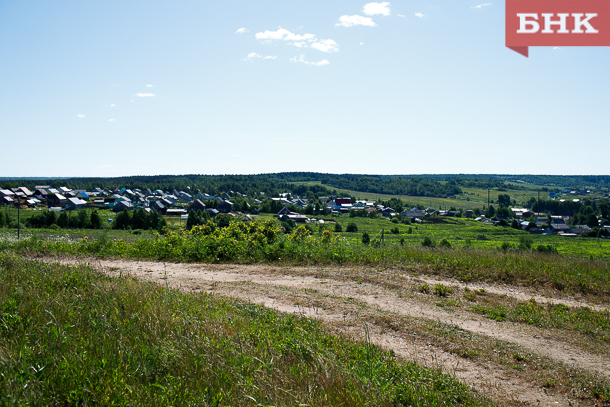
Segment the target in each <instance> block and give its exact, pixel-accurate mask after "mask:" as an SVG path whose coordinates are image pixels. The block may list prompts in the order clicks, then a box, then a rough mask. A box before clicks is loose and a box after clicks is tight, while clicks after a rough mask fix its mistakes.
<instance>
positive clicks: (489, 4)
mask: <svg viewBox="0 0 610 407" xmlns="http://www.w3.org/2000/svg"><path fill="white" fill-rule="evenodd" d="M492 4H493V3H485V4H479V5H478V6H474V7H470V8H478V9H479V10H480V9H482V8H483V7H485V6H491V5H492Z"/></svg>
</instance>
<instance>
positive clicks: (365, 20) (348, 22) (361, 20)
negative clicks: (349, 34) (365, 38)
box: [335, 15, 377, 27]
mask: <svg viewBox="0 0 610 407" xmlns="http://www.w3.org/2000/svg"><path fill="white" fill-rule="evenodd" d="M355 25H364V26H366V27H376V26H377V24H375V22H374V21H373V19H372V18H369V17H362V16H358V15H356V16H347V15H346V16H341V17H339V22H338V23H337V24H335V27H338V26H343V27H353V26H355Z"/></svg>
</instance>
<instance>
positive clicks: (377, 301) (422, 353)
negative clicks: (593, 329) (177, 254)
mask: <svg viewBox="0 0 610 407" xmlns="http://www.w3.org/2000/svg"><path fill="white" fill-rule="evenodd" d="M46 260H47V261H50V262H54V261H60V262H61V263H69V264H82V263H87V264H89V265H90V266H92V267H93V268H97V269H100V270H103V271H105V272H107V273H111V274H112V273H114V274H118V273H129V274H131V275H133V276H136V277H138V278H141V279H144V280H149V281H154V282H157V283H161V284H168V285H169V286H172V287H176V288H181V289H185V290H189V291H191V290H193V291H207V290H210V289H211V290H213V291H214V292H215V293H219V294H223V295H227V296H233V297H237V298H240V299H245V300H248V301H252V302H256V303H260V304H263V305H266V306H269V307H271V308H274V309H277V310H280V311H283V312H296V313H300V314H306V316H309V317H314V318H318V319H320V320H321V321H323V322H325V323H326V324H328V325H330V326H335V327H336V326H337V325H339V326H341V328H340V329H339V331H341V332H343V333H348V334H350V335H353V336H354V337H355V338H359V339H362V338H363V337H364V328H363V327H362V326H361V325H360V326H359V325H358V321H357V320H355V318H356V317H355V316H354V315H350V316H349V318H346V314H345V313H337V312H331V311H328V310H319V309H316V312H315V313H312V312H311V311H310V312H309V313H305V312H304V308H302V307H297V306H295V305H294V301H291V300H290V298H285V299H284V300H282V301H280V300H277V299H272V298H270V297H269V296H268V295H267V294H265V289H264V288H263V289H259V288H258V287H287V288H292V289H304V290H306V289H310V290H317V291H318V292H320V293H324V294H328V295H332V296H338V297H344V298H353V299H356V300H358V301H361V302H363V303H366V304H368V305H369V306H371V307H375V308H378V309H381V310H384V311H389V312H392V313H395V314H399V315H406V316H413V317H419V318H426V319H431V320H434V321H439V322H442V323H446V324H453V325H456V326H458V327H460V328H462V329H464V330H467V331H470V332H473V333H477V334H482V335H486V336H490V337H493V338H496V339H499V340H503V341H507V342H511V343H515V344H518V345H520V346H522V347H523V348H526V349H530V350H531V351H532V352H533V353H535V354H540V355H544V356H547V357H549V358H551V359H554V360H559V361H561V362H563V363H564V364H565V365H567V366H577V367H579V368H582V369H585V370H589V371H592V372H596V373H598V374H601V375H604V376H605V377H610V373H609V372H610V359H608V358H604V357H600V356H599V355H592V354H589V353H587V352H585V351H582V350H579V349H575V348H573V347H571V346H569V345H567V344H565V343H561V342H560V341H557V340H554V339H552V338H547V337H545V333H544V330H542V329H538V328H535V327H531V326H523V325H522V324H514V323H510V322H502V323H501V324H499V323H497V322H495V321H492V320H489V319H487V318H483V317H481V316H479V315H476V314H473V313H469V312H464V311H459V313H455V314H451V313H448V312H446V311H443V310H442V309H441V310H439V309H438V307H434V306H433V305H430V304H427V303H426V302H425V301H418V300H417V298H415V297H413V298H402V297H399V296H398V295H397V294H396V293H395V292H392V291H391V290H388V289H385V288H383V287H380V286H378V285H372V284H368V283H367V284H355V283H354V282H348V281H342V280H338V279H333V278H328V277H323V278H318V277H316V276H315V273H313V275H312V273H311V272H310V271H311V269H312V268H302V267H298V268H294V267H293V268H290V267H286V268H278V267H272V266H265V265H208V264H186V263H162V262H154V261H131V260H124V259H118V260H98V259H90V260H88V261H87V260H83V259H66V258H60V259H56V258H48V259H46ZM414 281H418V280H417V279H414ZM426 282H427V283H430V284H436V283H443V284H450V285H455V282H453V281H446V280H431V279H426ZM234 283H246V284H245V285H244V284H238V285H235V284H234ZM473 286H475V287H476V285H474V284H473V285H469V287H473ZM485 289H486V290H487V291H489V292H494V291H493V290H497V291H498V292H502V294H506V290H505V289H504V287H502V288H496V287H492V286H489V285H485ZM512 290H513V291H512V293H515V295H520V296H526V295H527V293H525V292H524V291H523V290H519V289H512ZM516 298H517V297H516ZM545 299H546V298H545ZM560 301H561V300H560ZM541 302H542V301H541ZM569 302H570V303H576V304H578V305H576V306H589V305H588V304H586V303H583V302H578V301H576V300H573V301H572V300H570V301H569ZM571 305H572V304H571ZM572 306H574V305H572ZM370 330H371V337H372V338H371V339H372V340H373V341H374V342H375V343H376V344H379V345H381V346H383V347H385V348H388V349H392V350H394V351H395V353H396V354H397V355H398V356H400V357H403V358H405V359H407V360H415V361H417V362H418V363H420V364H422V362H423V364H424V365H428V366H431V367H437V366H438V367H442V368H443V370H445V371H449V372H452V373H454V374H455V375H456V377H458V378H459V379H460V380H462V381H463V382H464V383H467V384H469V385H471V386H473V387H474V388H476V389H478V390H479V391H481V392H483V394H490V395H491V394H493V398H494V399H497V398H499V399H501V400H504V401H505V402H508V403H509V404H513V403H517V404H520V403H523V404H526V405H527V404H529V405H555V406H557V405H565V406H568V405H570V404H569V402H570V401H569V400H568V399H566V398H564V397H563V396H561V395H558V394H554V395H549V394H547V392H546V391H544V390H543V389H541V388H539V387H537V386H535V385H532V384H531V383H527V382H525V381H524V380H522V379H521V378H518V377H514V376H513V377H511V372H508V371H506V370H505V369H503V368H501V367H499V366H498V365H495V364H493V363H491V362H489V363H487V362H476V363H475V362H471V361H468V360H464V359H463V358H460V357H459V356H457V355H452V354H449V353H447V352H445V351H443V350H442V349H440V348H435V347H434V346H430V345H429V344H428V345H426V344H422V343H419V342H418V341H417V340H408V339H405V338H404V337H401V336H400V335H395V334H391V333H387V332H385V330H384V329H383V328H381V327H378V326H374V325H371V326H370ZM540 403H543V404H540Z"/></svg>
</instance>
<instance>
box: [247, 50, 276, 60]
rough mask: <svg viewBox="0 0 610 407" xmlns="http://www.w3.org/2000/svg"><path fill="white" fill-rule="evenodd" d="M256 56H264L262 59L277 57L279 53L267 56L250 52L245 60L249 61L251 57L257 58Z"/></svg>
mask: <svg viewBox="0 0 610 407" xmlns="http://www.w3.org/2000/svg"><path fill="white" fill-rule="evenodd" d="M255 58H262V59H276V58H277V55H267V56H262V55H259V54H257V53H256V52H251V53H249V54H248V56H247V57H246V59H244V61H248V60H251V59H255Z"/></svg>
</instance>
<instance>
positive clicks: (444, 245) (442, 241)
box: [438, 239, 451, 249]
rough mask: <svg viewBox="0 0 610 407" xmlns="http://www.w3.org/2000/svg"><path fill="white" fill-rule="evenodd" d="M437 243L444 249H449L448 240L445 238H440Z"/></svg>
mask: <svg viewBox="0 0 610 407" xmlns="http://www.w3.org/2000/svg"><path fill="white" fill-rule="evenodd" d="M438 245H439V246H440V247H444V248H446V249H451V243H449V240H447V239H442V240H441V241H440V242H439V244H438Z"/></svg>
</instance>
